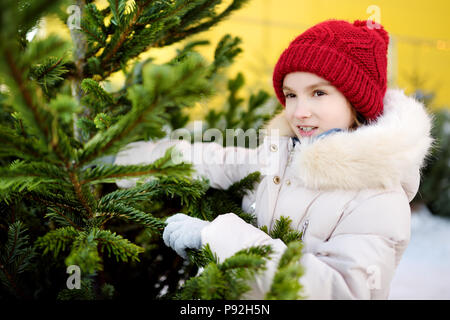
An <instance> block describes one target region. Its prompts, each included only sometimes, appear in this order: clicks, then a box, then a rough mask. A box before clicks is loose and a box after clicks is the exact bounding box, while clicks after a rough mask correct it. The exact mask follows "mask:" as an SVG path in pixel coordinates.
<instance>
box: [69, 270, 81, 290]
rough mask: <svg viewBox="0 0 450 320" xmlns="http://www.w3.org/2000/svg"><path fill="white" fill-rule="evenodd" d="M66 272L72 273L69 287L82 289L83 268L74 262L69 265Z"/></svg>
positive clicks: (70, 288)
mask: <svg viewBox="0 0 450 320" xmlns="http://www.w3.org/2000/svg"><path fill="white" fill-rule="evenodd" d="M66 273H68V274H70V276H69V277H68V278H67V281H66V286H67V289H69V290H73V289H80V288H81V269H80V267H79V266H77V265H75V264H73V265H70V266H68V267H67V269H66Z"/></svg>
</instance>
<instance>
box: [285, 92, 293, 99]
mask: <svg viewBox="0 0 450 320" xmlns="http://www.w3.org/2000/svg"><path fill="white" fill-rule="evenodd" d="M284 97H285V98H286V99H289V98H295V94H293V93H286V94H285V95H284Z"/></svg>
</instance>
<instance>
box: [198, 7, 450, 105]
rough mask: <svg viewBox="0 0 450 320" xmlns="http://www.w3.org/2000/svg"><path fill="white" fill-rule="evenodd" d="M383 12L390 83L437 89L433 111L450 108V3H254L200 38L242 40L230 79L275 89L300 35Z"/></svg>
mask: <svg viewBox="0 0 450 320" xmlns="http://www.w3.org/2000/svg"><path fill="white" fill-rule="evenodd" d="M371 5H376V6H377V7H378V8H379V13H380V15H379V17H380V21H379V22H380V23H381V24H382V25H383V26H384V28H385V29H386V30H387V31H388V32H389V34H390V36H391V46H390V47H389V50H390V52H389V67H388V68H389V71H388V72H389V80H390V82H389V84H390V86H398V87H401V88H404V89H405V91H406V92H407V93H411V92H412V91H413V89H414V87H413V83H412V81H411V78H412V77H413V76H414V75H417V76H418V77H419V78H420V79H423V80H424V83H423V86H422V88H424V89H425V90H432V91H436V98H435V101H434V105H433V108H439V107H443V106H446V107H450V80H449V77H448V76H447V75H448V74H449V73H450V22H449V21H450V19H448V14H449V12H450V1H448V0H430V1H423V0H390V1H387V0H380V1H373V0H357V1H356V0H340V1H331V0H314V1H298V0H253V1H250V2H249V4H248V5H247V6H246V7H245V8H243V9H242V10H240V11H238V12H236V13H235V14H234V15H233V16H231V17H230V18H229V19H228V21H225V22H223V23H222V24H220V25H218V26H217V27H215V28H213V29H212V30H211V31H209V32H207V33H204V34H202V35H201V37H206V38H208V39H211V40H212V41H213V42H214V43H215V42H216V41H214V40H215V39H219V38H220V37H221V36H222V35H223V34H225V33H231V34H232V35H236V36H239V37H241V38H242V39H243V45H242V47H243V49H244V52H243V53H242V54H241V56H240V57H239V58H238V60H237V63H236V64H235V66H234V67H233V68H232V73H231V75H233V74H235V73H236V72H238V71H240V70H242V71H243V72H244V74H245V75H246V78H247V79H248V81H249V82H250V83H249V84H250V85H251V86H252V85H256V86H264V87H265V88H267V89H268V90H271V73H272V70H273V67H274V64H275V63H276V61H277V59H278V57H279V55H280V54H281V52H282V51H283V50H284V49H285V48H286V47H287V46H288V45H289V42H290V41H291V40H293V39H294V38H295V37H296V36H297V35H298V34H300V33H301V32H303V31H304V30H306V29H307V28H309V27H310V26H313V25H314V24H317V23H319V22H321V21H324V20H326V19H330V18H335V19H344V20H347V21H353V20H356V19H359V20H364V19H368V18H370V17H371V16H372V17H373V14H374V11H369V12H367V9H368V8H369V6H371Z"/></svg>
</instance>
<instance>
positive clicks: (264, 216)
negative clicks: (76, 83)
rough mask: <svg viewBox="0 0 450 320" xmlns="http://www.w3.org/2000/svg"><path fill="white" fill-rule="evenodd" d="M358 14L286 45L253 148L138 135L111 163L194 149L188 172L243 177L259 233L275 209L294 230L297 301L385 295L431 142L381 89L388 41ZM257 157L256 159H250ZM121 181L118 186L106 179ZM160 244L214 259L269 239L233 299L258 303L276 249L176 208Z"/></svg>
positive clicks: (418, 118) (417, 116)
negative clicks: (260, 268)
mask: <svg viewBox="0 0 450 320" xmlns="http://www.w3.org/2000/svg"><path fill="white" fill-rule="evenodd" d="M371 26H372V24H370V25H369V24H368V22H367V21H355V22H354V23H349V22H346V21H341V20H334V19H333V20H327V21H324V22H322V23H319V24H317V25H315V26H313V27H311V28H310V29H308V30H307V31H305V32H304V33H302V34H301V35H299V36H298V37H297V38H296V39H294V40H293V41H292V43H291V44H290V45H289V47H288V48H287V49H286V50H285V51H284V52H283V53H282V55H281V56H280V58H279V60H278V62H277V64H276V66H275V70H274V73H273V85H274V89H275V93H276V95H277V97H278V99H279V101H280V102H281V104H282V105H283V106H285V109H284V111H283V112H282V113H280V114H278V115H276V116H275V117H274V118H273V119H272V120H271V121H269V123H268V124H267V125H266V126H265V129H266V130H267V137H266V138H265V139H264V142H263V143H262V144H261V145H260V146H259V147H258V148H256V149H246V148H240V147H222V146H220V145H219V144H216V143H194V144H190V143H189V142H186V141H159V142H157V143H151V142H138V143H135V144H133V145H132V146H131V148H129V149H127V150H125V151H122V152H121V153H119V154H118V156H117V158H116V163H117V164H130V163H143V162H144V163H147V162H152V161H154V160H155V159H157V158H159V157H161V156H162V155H163V154H164V151H165V150H166V149H167V148H168V147H169V146H172V145H176V148H177V150H179V151H180V152H181V153H182V155H183V157H184V158H183V159H185V160H186V161H188V160H189V156H188V154H189V153H190V152H191V151H192V150H193V149H194V148H195V147H198V146H200V145H201V146H202V149H201V153H202V155H203V158H205V159H206V158H213V159H220V160H221V161H220V163H217V162H215V163H214V161H212V162H213V163H210V162H211V161H209V162H208V163H204V162H203V163H197V164H194V168H195V170H196V173H197V174H198V176H205V177H207V178H208V179H209V180H210V182H211V186H212V187H214V188H222V189H226V188H228V187H229V186H230V185H231V184H233V183H234V182H236V181H239V180H241V179H242V178H244V177H245V176H246V175H248V174H249V173H251V172H254V171H257V170H258V169H261V168H263V169H264V168H267V166H269V167H270V168H272V169H271V170H262V171H263V175H262V179H261V182H260V183H259V184H258V185H257V186H256V188H255V189H254V192H252V193H251V194H249V195H246V196H245V197H244V199H243V203H242V207H243V209H244V211H246V212H251V213H253V214H255V215H256V217H257V225H258V227H261V226H263V225H266V226H267V227H268V228H269V230H270V229H271V228H272V227H273V224H274V221H275V220H277V219H279V218H280V216H282V215H283V216H288V217H289V218H291V220H292V225H291V227H293V228H295V229H297V230H298V231H301V232H303V242H304V249H303V250H304V252H303V256H302V258H301V261H300V262H301V265H302V266H303V268H304V270H305V273H304V275H303V276H302V277H301V279H300V282H301V284H302V286H303V295H306V296H307V298H309V299H387V298H388V296H389V287H390V283H391V280H392V278H393V275H394V272H395V269H396V267H397V265H398V263H399V261H400V259H401V257H402V254H403V252H404V251H405V249H406V247H407V246H408V243H409V239H410V214H411V211H410V206H409V202H410V201H411V200H412V199H413V198H414V196H415V195H416V193H417V191H418V188H419V183H420V172H421V171H420V170H421V168H422V167H423V165H424V159H425V158H426V156H427V154H428V152H429V149H430V147H431V145H432V142H433V140H432V138H431V135H430V129H431V116H430V115H429V114H428V113H427V112H426V110H425V108H424V106H423V104H422V103H420V102H418V101H416V100H415V99H413V98H411V97H408V96H406V95H405V94H404V93H403V91H401V90H398V89H388V90H387V87H386V78H387V74H386V69H387V48H388V43H389V37H388V35H387V33H386V31H385V30H384V29H383V27H382V26H380V25H377V27H375V28H373V27H371ZM255 155H258V156H259V157H260V158H258V159H263V160H262V161H258V163H264V165H262V164H261V166H259V165H258V163H257V164H255V163H254V162H253V163H250V161H248V162H245V161H239V163H237V162H236V161H234V162H233V161H231V160H232V159H247V160H248V159H250V158H252V157H253V156H255ZM118 184H119V186H121V187H127V186H130V184H129V182H126V181H124V182H121V183H118ZM167 223H168V225H167V227H166V228H165V230H164V234H163V239H164V241H165V243H166V244H167V245H168V246H170V247H172V248H173V249H174V250H176V252H178V253H179V254H180V255H181V256H183V257H186V253H185V250H186V248H195V249H199V248H201V246H203V245H205V244H207V243H208V244H209V246H210V247H211V249H212V251H213V252H215V253H216V254H217V256H218V258H219V260H220V261H223V260H224V259H226V258H228V257H230V256H232V255H233V254H234V253H236V252H237V251H239V250H241V249H244V248H248V247H251V246H255V245H267V244H268V245H271V246H272V249H273V250H274V254H273V255H272V256H271V260H268V261H267V264H266V266H267V269H266V271H265V272H264V273H263V274H260V275H258V276H257V277H256V279H255V281H254V282H253V283H252V290H251V292H249V293H248V294H247V295H246V296H245V298H249V299H263V298H264V295H265V293H266V292H267V291H268V290H269V289H270V285H271V282H272V279H273V276H274V273H275V271H276V268H277V265H278V261H279V258H280V257H281V255H282V254H283V252H284V250H285V248H286V245H285V244H284V243H283V242H282V241H281V240H279V239H272V238H271V237H270V236H268V235H267V234H266V233H265V232H263V231H261V230H260V229H258V228H256V227H254V226H252V225H250V224H248V223H246V222H244V221H243V220H242V219H241V218H239V217H238V216H237V215H235V214H233V213H228V214H224V215H220V216H218V217H217V218H216V219H215V220H213V221H212V222H207V221H202V220H200V219H197V218H192V217H189V216H187V215H185V214H182V213H179V214H176V215H174V216H172V217H170V218H169V219H167Z"/></svg>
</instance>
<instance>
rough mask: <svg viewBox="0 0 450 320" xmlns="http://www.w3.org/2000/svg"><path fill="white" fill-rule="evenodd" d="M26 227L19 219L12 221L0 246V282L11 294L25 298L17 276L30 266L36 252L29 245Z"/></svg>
mask: <svg viewBox="0 0 450 320" xmlns="http://www.w3.org/2000/svg"><path fill="white" fill-rule="evenodd" d="M26 233H27V229H26V228H25V226H24V224H23V223H22V222H21V221H16V222H13V223H11V224H10V225H9V227H8V241H7V242H6V244H5V245H4V247H2V248H1V251H0V252H1V255H0V282H1V283H2V284H3V286H4V287H5V288H7V289H8V290H9V291H10V292H11V293H12V294H13V295H15V296H17V297H20V298H25V294H24V293H23V291H22V289H21V288H20V286H19V283H18V281H19V278H18V276H19V275H20V274H22V273H24V272H25V271H27V270H29V269H30V268H31V267H32V263H33V260H34V258H35V255H36V253H35V252H34V250H33V248H32V247H30V246H29V244H28V242H29V236H28V235H27V234H26Z"/></svg>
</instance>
